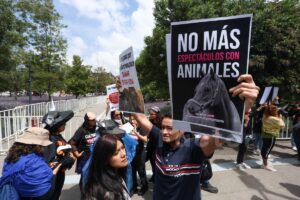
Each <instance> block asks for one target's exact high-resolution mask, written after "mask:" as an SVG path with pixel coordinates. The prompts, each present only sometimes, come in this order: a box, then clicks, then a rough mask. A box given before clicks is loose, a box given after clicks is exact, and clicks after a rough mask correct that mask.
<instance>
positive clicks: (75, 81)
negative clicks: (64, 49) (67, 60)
mask: <svg viewBox="0 0 300 200" xmlns="http://www.w3.org/2000/svg"><path fill="white" fill-rule="evenodd" d="M90 74H91V70H90V68H89V67H86V66H84V65H83V64H82V60H81V58H80V56H76V55H75V56H73V63H72V67H70V68H69V69H68V72H67V76H66V79H65V84H66V92H67V93H72V94H74V95H75V96H76V98H78V96H79V95H86V94H87V93H88V90H89V76H90Z"/></svg>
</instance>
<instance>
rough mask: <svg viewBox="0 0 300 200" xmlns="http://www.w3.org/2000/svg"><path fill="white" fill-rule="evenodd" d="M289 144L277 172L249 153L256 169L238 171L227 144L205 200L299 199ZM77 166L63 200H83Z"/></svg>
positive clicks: (276, 159) (278, 152) (280, 151)
mask: <svg viewBox="0 0 300 200" xmlns="http://www.w3.org/2000/svg"><path fill="white" fill-rule="evenodd" d="M105 106H106V105H105V103H103V104H101V105H96V106H91V107H90V108H87V109H85V110H83V111H82V112H79V113H76V116H80V117H81V116H82V117H83V116H84V114H85V113H86V112H87V111H92V112H94V113H96V114H97V115H99V114H101V113H102V112H103V111H104V110H105ZM290 146H291V145H290V142H289V141H277V142H276V145H275V147H274V149H273V151H272V153H271V154H272V155H271V158H270V160H271V162H272V163H273V164H274V167H275V169H277V172H269V171H266V170H264V169H261V167H260V166H261V160H260V156H259V155H255V154H253V153H251V152H247V153H246V156H245V162H246V163H247V164H249V165H250V166H251V167H252V169H249V170H246V171H239V170H237V169H236V168H235V163H234V161H235V159H236V155H237V148H236V147H235V148H233V147H230V145H224V146H223V147H222V148H220V149H218V150H216V152H215V154H214V156H213V158H212V159H211V160H212V167H213V171H214V175H213V177H212V179H211V183H212V184H213V185H214V186H217V187H218V189H219V193H218V194H211V193H208V192H205V191H202V199H204V200H217V199H222V200H234V199H238V200H277V199H278V200H296V199H300V173H299V172H300V171H299V169H300V165H299V164H300V162H298V161H297V159H296V157H295V154H296V152H294V151H293V150H291V148H290ZM4 158H5V156H0V165H1V166H0V170H2V169H1V168H2V166H3V160H4ZM146 168H147V175H148V176H149V177H150V176H151V168H150V165H149V162H147V165H146ZM74 171H75V167H73V168H72V169H71V170H68V171H67V173H66V181H65V185H64V188H63V191H62V195H61V198H60V199H61V200H70V199H71V200H77V199H78V200H79V199H80V191H79V187H78V182H79V176H78V175H76V174H75V173H74ZM149 187H150V189H149V191H148V192H147V193H146V194H145V195H144V196H138V195H134V196H133V197H132V199H133V200H141V199H147V200H150V199H152V192H153V184H152V183H150V184H149Z"/></svg>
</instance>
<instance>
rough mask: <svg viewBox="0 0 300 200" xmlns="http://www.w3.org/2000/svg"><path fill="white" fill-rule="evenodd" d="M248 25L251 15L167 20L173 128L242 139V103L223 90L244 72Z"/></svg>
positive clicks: (227, 88)
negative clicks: (169, 21)
mask: <svg viewBox="0 0 300 200" xmlns="http://www.w3.org/2000/svg"><path fill="white" fill-rule="evenodd" d="M251 24H252V15H240V16H232V17H222V18H212V19H203V20H192V21H184V22H173V23H171V39H170V41H171V44H168V42H167V50H168V49H171V58H170V59H169V62H170V61H171V64H169V63H168V66H170V67H171V70H170V72H171V75H170V77H171V78H170V81H171V85H170V94H171V98H172V114H173V127H174V128H175V129H179V130H182V131H186V132H193V133H204V134H208V135H212V136H214V137H219V138H223V139H225V140H230V141H235V142H239V143H240V142H242V139H243V134H242V132H243V123H242V122H243V118H244V102H243V101H242V100H241V99H240V98H239V97H235V98H232V97H231V95H230V94H229V92H228V90H229V89H230V88H231V87H233V86H236V85H237V84H238V82H237V79H238V77H239V76H240V75H241V74H246V73H247V72H248V60H249V47H250V32H251ZM168 37H169V36H167V38H168ZM167 41H168V40H167ZM168 54H170V53H169V52H167V57H168Z"/></svg>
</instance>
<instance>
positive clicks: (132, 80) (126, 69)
mask: <svg viewBox="0 0 300 200" xmlns="http://www.w3.org/2000/svg"><path fill="white" fill-rule="evenodd" d="M119 61H120V76H119V83H120V84H119V85H118V86H117V87H118V90H119V94H120V95H119V110H120V111H124V112H128V113H144V111H145V106H144V98H143V95H142V92H141V89H140V84H139V81H138V78H137V73H136V69H135V65H134V56H133V49H132V47H130V48H128V49H126V50H125V51H123V52H122V53H121V54H120V57H119Z"/></svg>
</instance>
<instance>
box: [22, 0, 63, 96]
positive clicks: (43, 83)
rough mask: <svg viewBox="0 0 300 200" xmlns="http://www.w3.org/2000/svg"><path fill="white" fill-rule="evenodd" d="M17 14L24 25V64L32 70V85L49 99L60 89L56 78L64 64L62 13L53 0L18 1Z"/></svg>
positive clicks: (59, 81)
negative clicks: (25, 51) (25, 27)
mask: <svg viewBox="0 0 300 200" xmlns="http://www.w3.org/2000/svg"><path fill="white" fill-rule="evenodd" d="M17 8H18V16H19V17H20V19H21V20H22V21H23V22H24V23H25V24H26V25H27V30H26V37H27V42H28V43H27V45H28V47H29V48H28V49H27V54H26V55H27V57H26V58H25V60H27V66H28V65H31V67H32V69H33V88H34V90H36V91H40V92H42V93H44V92H47V93H48V96H49V100H50V99H51V94H52V93H53V92H54V91H57V90H60V89H62V88H61V87H62V85H63V84H62V82H61V80H60V79H59V78H58V77H60V76H59V72H60V70H59V69H60V67H61V66H62V65H63V64H64V63H65V55H66V48H67V43H66V40H65V39H64V38H63V37H62V34H61V29H62V28H65V27H66V26H64V25H63V24H61V22H60V20H61V16H60V15H59V13H58V12H57V11H56V9H55V7H54V5H53V2H52V0H40V1H34V0H19V1H18V4H17Z"/></svg>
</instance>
